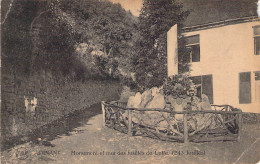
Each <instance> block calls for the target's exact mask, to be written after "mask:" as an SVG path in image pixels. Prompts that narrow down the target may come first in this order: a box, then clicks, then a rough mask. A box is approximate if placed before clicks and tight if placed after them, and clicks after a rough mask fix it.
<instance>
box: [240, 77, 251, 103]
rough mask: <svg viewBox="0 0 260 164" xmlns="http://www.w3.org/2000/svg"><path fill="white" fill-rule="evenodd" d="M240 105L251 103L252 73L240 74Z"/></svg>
mask: <svg viewBox="0 0 260 164" xmlns="http://www.w3.org/2000/svg"><path fill="white" fill-rule="evenodd" d="M239 103H240V104H249V103H251V72H242V73H239Z"/></svg>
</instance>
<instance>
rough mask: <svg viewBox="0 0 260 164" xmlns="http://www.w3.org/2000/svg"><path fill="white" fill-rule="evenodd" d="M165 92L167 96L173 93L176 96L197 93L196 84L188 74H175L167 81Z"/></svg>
mask: <svg viewBox="0 0 260 164" xmlns="http://www.w3.org/2000/svg"><path fill="white" fill-rule="evenodd" d="M163 92H164V95H165V96H169V95H172V96H173V97H174V98H186V97H192V96H193V95H194V93H195V86H194V84H193V82H192V80H191V79H190V78H189V77H188V76H186V75H175V76H173V77H169V78H168V79H167V80H166V81H165V83H164V85H163Z"/></svg>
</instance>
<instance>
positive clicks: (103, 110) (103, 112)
mask: <svg viewBox="0 0 260 164" xmlns="http://www.w3.org/2000/svg"><path fill="white" fill-rule="evenodd" d="M104 103H105V102H104V101H101V108H102V126H103V127H105V126H106V111H105V106H104Z"/></svg>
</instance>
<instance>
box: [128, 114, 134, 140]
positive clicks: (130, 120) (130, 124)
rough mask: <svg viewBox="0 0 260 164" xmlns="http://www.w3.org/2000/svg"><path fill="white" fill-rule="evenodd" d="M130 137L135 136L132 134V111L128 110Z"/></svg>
mask: <svg viewBox="0 0 260 164" xmlns="http://www.w3.org/2000/svg"><path fill="white" fill-rule="evenodd" d="M128 136H129V137H131V136H133V132H132V111H131V110H130V109H128Z"/></svg>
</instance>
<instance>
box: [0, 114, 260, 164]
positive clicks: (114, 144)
mask: <svg viewBox="0 0 260 164" xmlns="http://www.w3.org/2000/svg"><path fill="white" fill-rule="evenodd" d="M101 120H102V115H100V114H99V115H96V116H94V117H92V118H91V119H90V120H89V121H88V122H87V124H85V125H82V126H80V127H77V128H75V129H74V131H72V132H70V134H69V135H62V136H59V137H58V138H56V139H55V140H53V141H52V142H51V144H53V145H55V146H53V147H51V146H43V145H39V144H37V145H36V144H32V143H26V144H23V145H20V146H16V147H14V148H12V149H11V150H9V151H4V152H3V153H2V163H10V164H15V163H61V164H66V163H68V164H72V163H73V164H78V163H79V164H80V163H82V164H87V163H90V164H95V163H106V164H109V163H113V164H114V163H115V164H117V163H120V164H121V163H137V164H145V163H149V164H150V163H161V164H164V163H174V164H176V163H249V162H250V163H256V162H257V161H259V160H260V156H259V155H260V150H259V146H260V139H259V137H260V134H259V133H260V132H259V131H260V128H259V125H256V124H254V125H253V124H252V125H245V126H244V127H243V130H244V132H243V134H242V139H241V141H240V142H211V143H200V144H197V143H196V144H195V143H190V144H189V145H186V146H185V145H184V144H182V143H173V142H165V141H160V140H155V139H151V138H146V137H140V136H137V137H128V136H127V135H126V134H122V133H120V132H118V131H115V130H113V129H109V128H107V127H104V128H103V127H102V125H101V122H102V121H101ZM187 151H188V152H195V151H196V152H201V155H188V154H187ZM148 152H149V154H148ZM182 153H183V154H182Z"/></svg>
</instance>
